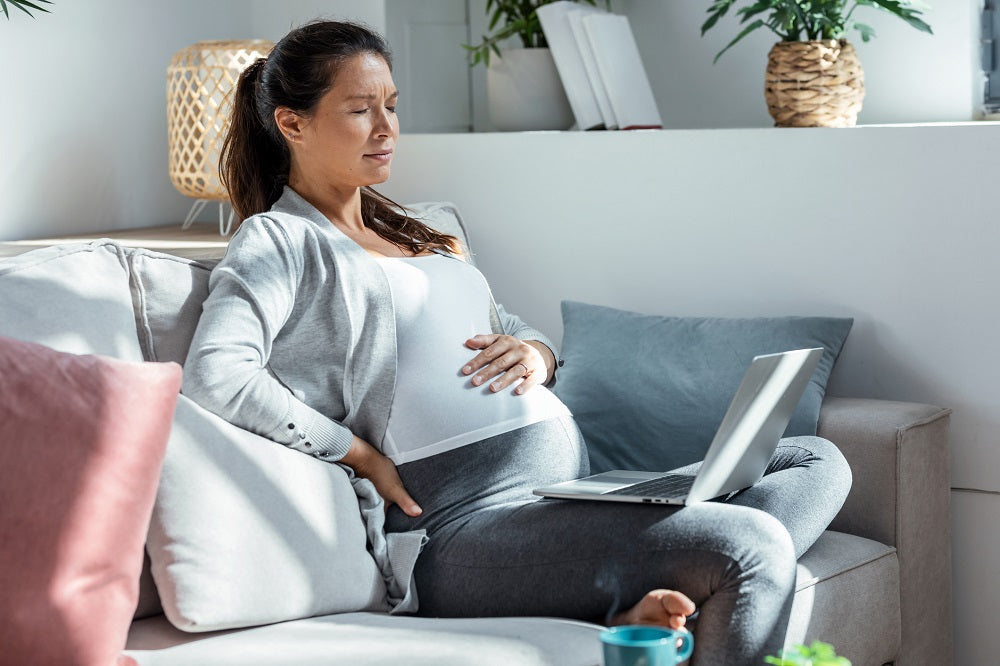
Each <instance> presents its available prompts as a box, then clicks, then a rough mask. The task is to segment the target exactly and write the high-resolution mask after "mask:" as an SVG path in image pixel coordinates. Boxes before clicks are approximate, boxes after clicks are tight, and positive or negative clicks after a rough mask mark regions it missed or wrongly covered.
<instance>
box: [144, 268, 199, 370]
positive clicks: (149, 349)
mask: <svg viewBox="0 0 1000 666" xmlns="http://www.w3.org/2000/svg"><path fill="white" fill-rule="evenodd" d="M127 258H128V265H129V268H130V270H131V272H132V299H133V304H134V306H135V319H136V328H137V330H138V333H139V341H140V343H141V344H142V352H143V356H144V357H145V359H146V360H147V361H174V362H175V363H180V364H182V365H183V363H184V361H185V360H186V359H187V352H188V348H189V347H190V346H191V339H192V338H193V337H194V330H195V327H197V325H198V318H199V317H201V304H202V302H203V301H204V300H205V298H207V297H208V277H209V275H210V274H211V272H212V266H213V265H214V263H215V262H204V261H193V260H191V259H182V258H181V257H175V256H173V255H169V254H161V253H159V252H151V251H149V250H129V251H128V253H127Z"/></svg>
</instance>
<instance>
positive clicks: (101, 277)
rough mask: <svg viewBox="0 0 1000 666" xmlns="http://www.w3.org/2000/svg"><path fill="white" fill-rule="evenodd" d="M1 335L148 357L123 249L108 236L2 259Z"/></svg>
mask: <svg viewBox="0 0 1000 666" xmlns="http://www.w3.org/2000/svg"><path fill="white" fill-rule="evenodd" d="M0 335H2V336H6V337H9V338H15V339H17V340H25V341H28V342H35V343H38V344H41V345H45V346H46V347H51V348H53V349H56V350H58V351H62V352H67V353H70V354H101V355H103V356H112V357H114V358H119V359H122V360H125V361H141V360H143V356H142V349H141V348H140V347H139V340H138V334H137V332H136V327H135V314H134V312H133V310H132V294H131V291H130V290H129V271H128V268H126V265H125V259H124V250H122V248H120V247H119V246H118V245H116V244H114V243H113V242H111V241H108V240H103V241H94V242H93V243H68V244H65V245H56V246H53V247H47V248H41V249H38V250H32V251H31V252H27V253H25V254H21V255H18V256H16V257H10V258H8V259H4V260H3V261H0Z"/></svg>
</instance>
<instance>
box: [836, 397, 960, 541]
mask: <svg viewBox="0 0 1000 666" xmlns="http://www.w3.org/2000/svg"><path fill="white" fill-rule="evenodd" d="M949 414H951V411H950V410H947V409H942V408H940V407H933V406H931V405H921V404H916V403H909V402H890V401H887V400H868V399H858V398H829V397H828V398H827V399H826V400H825V401H824V402H823V408H822V410H821V411H820V415H819V428H818V432H817V434H818V435H819V436H820V437H824V438H826V439H828V440H830V441H831V442H833V443H834V444H836V445H837V446H838V447H839V448H840V450H841V451H842V452H843V454H844V457H846V458H847V462H848V463H849V464H850V466H851V472H852V473H853V475H854V483H853V485H852V487H851V493H850V495H849V496H848V498H847V501H846V502H845V503H844V508H843V509H841V511H840V513H839V514H837V517H836V518H835V519H834V520H833V523H832V524H831V525H830V529H833V530H837V531H838V532H847V533H849V534H856V535H858V536H862V537H865V538H868V539H874V540H875V541H881V542H882V543H884V544H888V545H890V546H896V548H898V549H902V548H903V547H904V546H905V545H906V544H905V542H904V541H903V540H904V539H906V538H913V537H917V538H920V536H921V534H922V536H923V538H927V537H930V536H931V535H935V538H936V535H939V534H944V533H947V530H948V498H949V486H950V484H951V478H950V475H949V469H948V468H949V451H948V422H949ZM939 529H940V530H943V531H941V532H939V531H937V530H939ZM928 530H931V531H930V532H928Z"/></svg>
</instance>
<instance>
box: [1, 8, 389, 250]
mask: <svg viewBox="0 0 1000 666" xmlns="http://www.w3.org/2000/svg"><path fill="white" fill-rule="evenodd" d="M320 15H334V16H338V17H346V18H355V19H358V20H363V21H366V22H368V23H369V24H371V25H372V26H374V27H375V28H376V29H378V30H384V28H385V11H384V3H382V2H381V1H376V0H325V1H322V2H320V1H319V0H285V1H284V2H271V1H268V0H252V1H251V2H247V1H245V0H213V1H212V2H203V1H201V0H175V1H174V2H170V3H147V2H134V1H130V0H91V1H89V2H83V3H81V2H57V3H56V4H54V5H52V12H51V14H39V15H38V17H37V18H36V19H35V20H32V19H31V18H29V17H27V16H25V15H24V14H21V13H20V12H19V11H16V10H13V11H12V14H11V16H12V18H11V20H10V21H9V22H8V21H7V20H6V19H4V18H2V17H0V63H3V66H2V67H0V101H2V103H0V240H15V239H21V238H39V237H44V236H52V235H62V234H69V233H74V232H76V233H81V232H88V231H103V230H108V229H117V228H126V227H135V226H151V225H157V224H171V223H175V222H176V223H179V222H180V221H181V220H183V219H184V216H185V215H186V214H187V211H188V209H189V208H190V206H191V200H190V199H187V198H186V197H184V196H182V195H181V194H179V193H178V192H177V191H176V190H175V189H174V187H173V185H171V183H170V178H169V176H168V174H167V119H166V118H167V116H166V92H165V89H166V68H167V64H168V63H169V62H170V58H171V56H172V55H173V54H174V53H175V52H176V51H178V50H180V49H181V48H184V47H185V46H188V45H190V44H193V43H194V42H197V41H200V40H205V39H238V38H245V37H267V38H270V39H277V38H279V37H281V35H282V34H284V33H285V32H286V31H287V29H288V28H289V27H290V26H293V25H297V24H299V23H303V22H305V21H307V20H309V19H311V18H314V17H316V16H320ZM209 209H211V210H207V211H206V216H207V217H206V219H212V218H211V216H212V215H214V214H215V208H214V205H213V206H209Z"/></svg>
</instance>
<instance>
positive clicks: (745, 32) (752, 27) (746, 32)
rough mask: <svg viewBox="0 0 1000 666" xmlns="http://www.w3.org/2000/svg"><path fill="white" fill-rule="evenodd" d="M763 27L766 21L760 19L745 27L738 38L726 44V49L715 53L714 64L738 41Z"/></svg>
mask: <svg viewBox="0 0 1000 666" xmlns="http://www.w3.org/2000/svg"><path fill="white" fill-rule="evenodd" d="M762 27H764V22H763V21H762V20H760V19H757V20H756V21H754V22H753V23H751V24H750V25H748V26H747V27H745V28H743V30H742V31H741V32H740V34H738V35H736V39H734V40H733V41H731V42H729V43H728V44H726V47H725V48H724V49H722V50H721V51H719V52H718V53H717V54H715V60H713V61H712V64H713V65H714V64H715V63H717V62H719V58H721V57H722V54H723V53H725V52H726V51H728V50H729V49H730V48H732V47H733V46H734V45H735V44H736V43H737V42H738V41H740V40H741V39H743V38H744V37H746V36H747V35H749V34H750V33H751V32H753V31H754V30H756V29H757V28H762Z"/></svg>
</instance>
